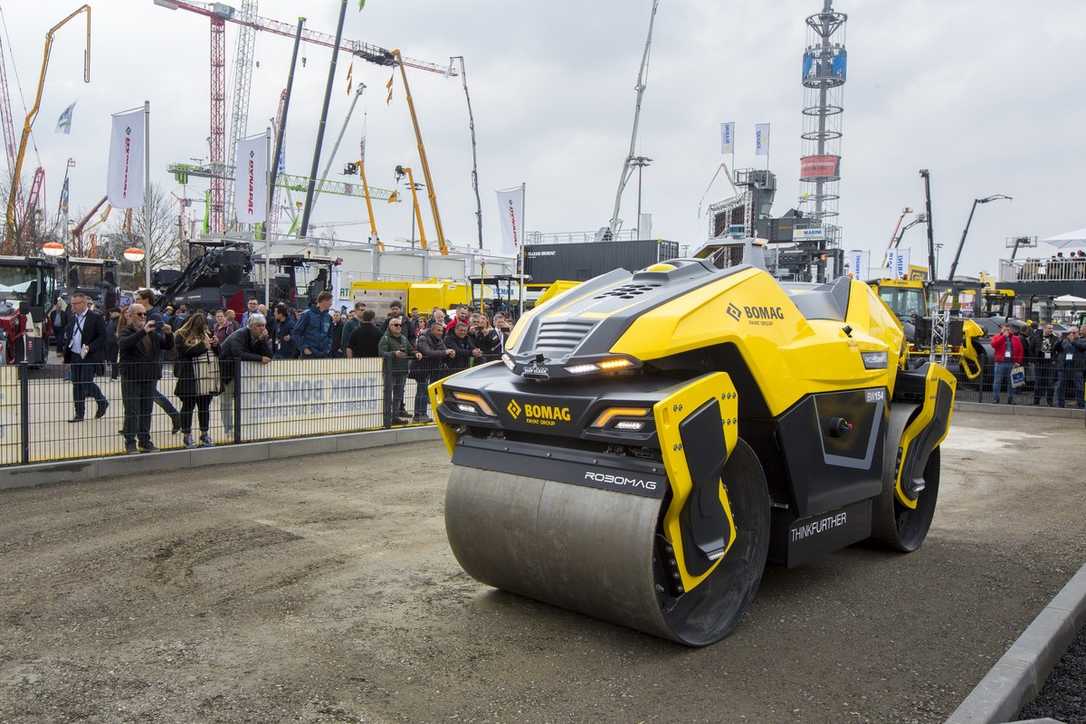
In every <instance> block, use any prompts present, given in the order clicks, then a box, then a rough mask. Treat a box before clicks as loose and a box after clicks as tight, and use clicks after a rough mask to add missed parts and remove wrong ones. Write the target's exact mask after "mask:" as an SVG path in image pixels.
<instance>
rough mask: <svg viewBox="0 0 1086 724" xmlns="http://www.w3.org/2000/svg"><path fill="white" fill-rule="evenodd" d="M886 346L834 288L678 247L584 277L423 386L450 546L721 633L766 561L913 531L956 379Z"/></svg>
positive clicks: (639, 616)
mask: <svg viewBox="0 0 1086 724" xmlns="http://www.w3.org/2000/svg"><path fill="white" fill-rule="evenodd" d="M904 345H905V339H904V334H903V331H902V327H901V324H900V323H899V322H898V320H897V319H896V318H895V317H894V315H893V314H892V313H891V312H890V311H889V310H888V309H887V307H886V306H885V305H884V304H883V303H882V302H881V301H880V300H879V298H878V296H877V295H876V293H875V292H873V291H872V290H871V288H870V287H868V286H867V285H866V284H864V283H862V282H860V281H854V280H851V279H848V278H841V279H838V280H836V281H834V282H832V283H828V284H821V285H815V284H781V283H779V282H778V281H777V280H775V279H774V278H773V277H772V276H770V275H769V274H768V273H767V272H766V271H765V270H764V269H762V268H759V267H757V266H752V265H745V264H744V265H739V266H733V267H729V268H726V269H717V268H715V267H714V266H713V265H712V264H711V263H709V262H706V261H703V260H699V259H685V260H671V261H668V262H667V263H661V264H655V265H653V266H650V267H648V268H646V269H644V270H642V271H638V272H635V273H630V272H628V271H625V270H622V269H619V270H615V271H612V272H609V273H607V274H604V275H603V276H600V277H597V278H595V279H592V280H590V281H587V282H584V283H583V284H580V285H578V286H577V287H576V288H574V289H571V290H569V291H567V292H565V293H563V294H561V295H559V296H557V297H555V298H553V299H551V300H549V301H548V302H546V303H545V304H543V305H540V306H539V307H536V308H535V309H533V310H532V311H531V312H530V313H529V314H527V315H525V316H524V317H523V318H522V319H521V320H520V321H519V322H518V324H517V326H516V328H515V329H514V330H513V333H512V335H511V336H510V339H509V343H508V345H507V352H506V354H505V355H504V357H503V358H502V359H501V360H500V361H495V362H491V363H489V364H484V365H481V366H478V367H473V368H470V369H468V370H466V371H464V372H461V373H459V374H456V375H453V376H451V377H447V378H445V379H443V380H441V381H439V382H436V383H434V384H433V385H431V386H430V390H429V392H430V397H431V402H432V403H433V407H434V409H435V410H436V419H437V423H438V427H439V430H440V432H441V436H442V439H443V440H444V443H445V445H446V447H447V448H448V451H449V453H450V455H451V456H452V463H453V468H452V473H451V475H450V477H449V483H448V489H447V492H446V499H445V503H446V505H445V525H446V530H447V532H448V538H449V544H450V546H451V547H452V550H453V553H454V554H455V556H456V558H457V560H458V561H459V563H460V565H461V566H462V567H463V568H464V570H465V571H466V572H467V573H468V574H469V575H471V576H472V577H474V578H475V579H477V580H479V581H481V582H483V583H486V584H488V585H490V586H494V587H496V588H499V589H502V590H505V591H509V592H512V593H516V594H520V595H523V596H527V597H530V598H533V599H537V600H539V601H544V602H547V603H550V604H553V605H556V606H561V607H564V608H567V609H572V610H574V611H579V612H581V613H584V614H587V615H589V616H593V617H596V618H599V619H604V620H607V621H611V622H614V623H617V624H621V625H623V626H629V627H632V628H635V629H639V630H641V631H644V632H646V633H649V634H653V635H655V636H660V637H663V638H666V639H671V640H674V641H677V642H680V643H683V644H686V645H690V646H704V645H707V644H711V643H714V642H716V641H719V640H720V639H721V638H723V637H725V636H727V635H728V634H729V633H730V632H731V631H732V630H733V629H734V628H735V626H736V624H737V623H738V621H739V620H740V618H741V617H742V615H743V614H744V612H745V611H746V610H747V608H748V607H749V606H750V603H751V600H752V599H753V597H754V594H755V592H756V591H757V588H758V584H759V583H760V581H761V577H762V572H763V570H764V568H765V566H766V563H767V560H768V561H771V562H774V563H777V564H780V565H784V566H788V567H793V566H798V565H802V564H803V563H805V562H807V561H810V560H812V559H814V558H817V557H819V556H823V555H826V554H828V553H830V552H832V551H834V550H836V549H839V548H842V547H844V546H848V545H851V544H854V543H858V542H860V541H864V540H867V539H874V540H877V541H880V542H882V543H884V544H886V545H887V546H888V547H889V548H891V549H894V550H897V551H903V552H909V551H914V550H916V549H917V548H918V547H919V546H920V545H921V543H922V542H923V540H924V538H925V536H926V535H927V532H928V528H929V526H930V524H931V520H932V515H933V514H934V512H935V503H936V498H937V496H938V492H939V445H940V443H941V442H942V440H943V439H944V438H945V437H946V434H947V431H948V429H949V426H950V419H951V415H952V413H953V408H954V392H955V380H954V377H953V376H952V375H951V374H950V373H949V372H948V371H947V370H946V369H944V368H943V367H941V366H939V365H935V364H928V365H925V366H923V367H921V368H918V369H908V368H906V366H905V365H904V364H903V360H902V355H903V354H904V349H905V346H904Z"/></svg>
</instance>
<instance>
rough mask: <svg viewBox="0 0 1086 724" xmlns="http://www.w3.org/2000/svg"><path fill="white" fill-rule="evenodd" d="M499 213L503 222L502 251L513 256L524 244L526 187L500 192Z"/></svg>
mask: <svg viewBox="0 0 1086 724" xmlns="http://www.w3.org/2000/svg"><path fill="white" fill-rule="evenodd" d="M498 214H499V215H500V216H501V224H502V248H501V253H502V254H507V255H509V256H513V255H515V254H517V253H519V252H520V247H521V246H522V245H523V244H524V187H523V186H518V187H516V188H515V189H509V190H507V191H499V192H498Z"/></svg>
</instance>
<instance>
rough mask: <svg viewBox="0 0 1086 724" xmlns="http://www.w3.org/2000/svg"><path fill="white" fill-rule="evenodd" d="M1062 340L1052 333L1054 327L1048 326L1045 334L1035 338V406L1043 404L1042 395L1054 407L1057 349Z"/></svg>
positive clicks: (1045, 327)
mask: <svg viewBox="0 0 1086 724" xmlns="http://www.w3.org/2000/svg"><path fill="white" fill-rule="evenodd" d="M1059 343H1060V338H1059V337H1057V336H1056V335H1055V334H1053V333H1052V325H1051V324H1046V325H1045V326H1044V332H1043V333H1041V335H1040V336H1037V337H1034V340H1033V345H1032V347H1033V356H1034V359H1035V360H1036V363H1035V365H1034V376H1033V404H1034V405H1039V404H1041V395H1044V398H1045V402H1047V403H1048V406H1049V407H1052V380H1053V377H1055V372H1056V367H1055V362H1056V347H1057V345H1059Z"/></svg>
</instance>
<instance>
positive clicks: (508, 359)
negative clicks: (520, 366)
mask: <svg viewBox="0 0 1086 724" xmlns="http://www.w3.org/2000/svg"><path fill="white" fill-rule="evenodd" d="M502 362H504V363H505V366H506V367H508V368H509V371H510V372H512V371H513V368H514V367H516V363H515V362H513V358H512V357H510V356H509V354H508V353H506V354H503V355H502Z"/></svg>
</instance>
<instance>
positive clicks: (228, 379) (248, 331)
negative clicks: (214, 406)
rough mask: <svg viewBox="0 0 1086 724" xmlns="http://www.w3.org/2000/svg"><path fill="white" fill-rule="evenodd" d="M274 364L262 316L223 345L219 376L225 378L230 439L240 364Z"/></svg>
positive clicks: (225, 413) (251, 317)
mask: <svg viewBox="0 0 1086 724" xmlns="http://www.w3.org/2000/svg"><path fill="white" fill-rule="evenodd" d="M271 361H272V349H271V340H270V339H269V337H268V323H267V320H265V319H264V315H263V314H261V313H260V312H253V313H252V314H250V315H249V324H248V325H247V326H245V327H242V328H241V329H239V330H238V331H236V332H234V333H233V334H231V335H230V336H229V337H227V338H226V341H225V342H223V343H222V344H221V345H219V374H220V376H221V377H222V396H221V398H220V399H221V400H222V406H221V407H220V411H221V412H222V426H223V429H224V430H225V431H226V434H227V435H229V434H231V433H232V432H233V430H234V385H235V384H237V377H238V362H259V363H260V364H262V365H266V364H268V363H269V362H271Z"/></svg>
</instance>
